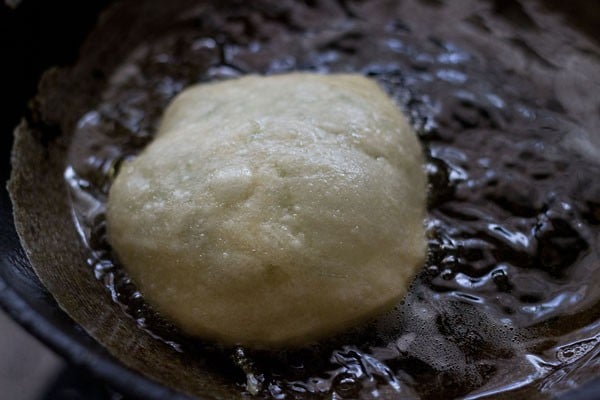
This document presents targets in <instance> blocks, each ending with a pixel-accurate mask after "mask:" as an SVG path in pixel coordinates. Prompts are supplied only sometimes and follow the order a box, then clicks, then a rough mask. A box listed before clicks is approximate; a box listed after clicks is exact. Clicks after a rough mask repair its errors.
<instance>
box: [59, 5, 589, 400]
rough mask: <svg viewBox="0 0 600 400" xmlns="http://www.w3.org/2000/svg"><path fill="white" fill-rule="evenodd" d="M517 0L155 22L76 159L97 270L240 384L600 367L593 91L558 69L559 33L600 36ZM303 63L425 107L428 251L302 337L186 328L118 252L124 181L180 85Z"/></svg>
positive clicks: (307, 393)
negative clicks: (248, 339)
mask: <svg viewBox="0 0 600 400" xmlns="http://www.w3.org/2000/svg"><path fill="white" fill-rule="evenodd" d="M459 3H460V4H461V7H457V6H456V4H459ZM486 4H487V3H486ZM510 4H511V5H510V6H508V8H504V9H501V10H499V9H498V7H496V6H492V5H491V4H487V5H482V3H480V2H475V3H473V4H471V3H469V2H468V1H464V2H453V3H452V5H449V4H444V3H443V2H432V1H423V2H417V1H414V2H404V3H403V5H402V6H398V5H396V2H386V1H373V2H367V3H362V2H352V1H340V2H334V1H331V2H327V1H322V2H318V1H317V2H312V1H311V2H309V1H306V2H296V3H289V4H288V3H285V2H284V3H282V4H281V5H279V6H278V7H274V6H273V5H272V4H270V3H269V2H256V3H252V4H251V5H239V4H238V5H237V6H236V7H235V8H231V7H225V6H223V7H220V6H217V5H213V6H206V8H205V9H194V10H189V12H188V13H182V15H184V16H185V17H182V18H181V20H179V21H177V22H174V23H173V25H172V28H171V29H168V30H165V31H162V32H153V33H151V34H150V33H149V36H148V40H147V41H146V42H145V43H141V44H139V45H138V46H137V47H136V48H134V49H132V51H131V53H130V56H129V58H127V59H126V60H123V62H122V64H121V67H120V68H119V69H118V70H117V71H116V72H115V73H114V75H113V76H112V77H111V78H110V80H109V83H108V84H107V87H106V89H105V92H104V94H103V97H102V99H99V104H98V106H97V107H96V108H95V109H92V110H89V112H88V113H87V114H85V115H84V116H83V117H82V118H81V120H80V121H79V124H78V128H77V132H76V134H75V136H74V142H73V144H72V149H71V158H70V160H69V162H70V165H69V167H68V168H67V170H66V172H65V178H66V180H67V183H68V184H69V186H70V188H71V200H72V204H73V213H74V217H75V221H76V223H77V225H78V228H79V231H80V233H81V237H82V240H84V241H85V243H86V244H87V246H88V248H89V258H88V260H87V262H88V264H89V265H90V266H91V267H92V268H93V271H94V273H95V274H96V277H97V278H98V280H99V281H100V282H102V283H103V284H104V285H105V286H106V288H107V289H108V293H109V295H110V296H111V297H112V299H113V301H115V302H117V303H119V304H120V305H121V306H122V308H123V310H124V312H126V313H128V314H129V315H130V316H131V317H133V318H134V319H135V320H136V321H137V323H138V325H139V326H140V328H141V329H143V330H145V331H146V332H148V333H149V334H151V335H153V336H154V337H156V339H157V340H163V341H165V342H167V343H169V344H170V345H171V346H172V347H173V349H174V350H175V351H179V352H184V353H186V354H193V356H194V357H195V358H196V359H197V360H198V362H207V363H209V364H211V365H215V368H220V369H222V370H223V371H229V370H231V369H234V370H235V371H237V372H236V373H234V376H233V377H232V379H235V380H236V382H237V383H238V384H239V387H240V392H246V393H249V394H253V395H256V396H258V397H267V398H269V397H273V398H313V397H314V398H321V397H325V398H335V399H342V398H357V397H359V398H365V399H368V398H378V397H381V398H398V397H403V398H417V397H421V398H451V397H457V396H466V395H467V394H468V395H469V396H471V398H477V397H478V396H480V397H485V396H488V395H497V394H500V393H505V392H508V391H514V392H515V393H517V394H518V393H524V392H519V391H523V390H526V388H528V387H529V388H534V389H533V390H538V389H539V390H541V394H540V395H541V396H548V393H551V392H552V393H553V392H556V391H560V390H563V389H566V388H569V387H570V385H572V384H573V382H579V380H580V379H584V378H585V377H589V376H593V374H594V373H598V371H599V370H600V367H599V366H598V364H599V363H600V357H598V356H597V354H598V352H599V349H600V347H599V346H598V344H599V343H600V303H599V302H600V290H599V289H600V287H599V286H600V275H599V271H598V269H600V254H599V246H598V244H599V243H598V241H599V237H600V235H599V234H600V180H598V176H600V165H599V164H598V163H597V162H596V161H594V157H595V156H596V155H598V150H597V148H596V147H594V144H593V143H592V141H589V140H588V137H590V135H592V136H593V135H595V134H598V132H597V131H591V129H593V127H594V123H595V122H594V121H595V119H594V116H593V115H592V114H593V113H594V110H593V107H588V108H585V107H584V111H581V109H577V110H575V109H573V108H572V102H566V100H569V98H568V96H567V95H572V93H571V94H569V93H570V92H569V93H566V94H565V89H564V88H563V89H561V88H562V87H563V86H564V85H563V84H562V83H561V82H555V81H552V79H554V78H553V77H555V76H558V77H562V78H561V79H565V80H567V81H569V79H571V78H570V76H571V75H570V72H569V71H568V69H567V68H566V66H565V65H560V64H557V61H556V59H553V58H551V57H550V55H552V52H549V51H548V50H547V47H548V46H547V43H548V41H550V42H552V40H555V41H556V42H557V43H558V42H560V43H561V46H562V47H560V46H556V48H557V49H559V50H556V51H557V53H556V54H557V57H558V56H562V55H564V54H567V55H569V56H572V57H573V59H574V60H575V59H577V60H579V62H580V63H584V62H585V61H586V60H587V58H586V57H588V56H589V55H590V54H592V53H593V51H596V55H597V48H596V49H595V50H594V48H593V47H590V44H589V43H588V42H586V41H585V39H583V38H581V37H578V36H572V37H571V38H570V40H571V41H570V42H569V44H564V43H562V42H561V40H560V38H559V37H558V34H557V36H556V38H554V37H552V36H551V34H548V33H543V32H537V33H536V34H535V35H534V34H532V33H531V32H532V31H535V30H536V29H539V27H540V26H542V25H544V24H548V23H549V21H550V22H552V21H557V20H558V18H557V17H552V16H551V15H550V16H548V15H546V14H544V13H541V12H537V11H536V9H535V8H534V9H531V8H527V7H525V6H524V5H522V4H521V3H518V2H511V3H510ZM475 5H477V6H475ZM452 7H457V8H456V9H452ZM448 10H450V11H448ZM467 10H470V11H467ZM507 15H508V16H510V18H508V17H507ZM441 17H444V18H445V19H444V20H442V22H443V23H440V20H439V18H441ZM516 17H518V20H519V21H520V24H521V25H520V27H516V26H514V20H515V18H516ZM552 18H554V19H552ZM441 25H444V26H441ZM542 33H543V34H542ZM536 35H537V36H536ZM544 35H550V36H544ZM573 35H574V33H573ZM573 37H575V39H573ZM544 46H546V47H544ZM586 46H587V47H586ZM590 49H592V50H590ZM561 52H562V53H561ZM591 52H592V53H591ZM577 57H580V58H577ZM590 57H592V56H590ZM507 60H508V61H507ZM294 70H310V71H316V72H323V73H326V72H357V73H362V74H365V75H367V76H370V77H372V78H373V79H375V80H377V81H378V82H380V84H381V85H382V86H383V87H384V88H385V89H386V91H387V92H388V93H389V94H390V95H391V96H392V97H393V98H394V99H395V100H396V101H397V103H398V104H399V106H400V107H402V108H403V110H404V111H405V112H406V113H407V115H408V116H409V117H410V119H411V122H412V124H413V126H414V127H415V129H416V131H417V132H418V134H419V136H420V139H421V142H422V144H423V148H424V152H425V154H426V157H427V159H428V162H427V166H426V167H427V171H428V174H429V182H430V193H429V204H428V208H429V217H428V220H427V224H428V234H429V251H430V254H429V258H428V261H427V264H426V265H425V266H424V268H423V271H422V272H421V273H420V274H419V275H418V276H417V278H416V279H415V281H414V283H413V285H412V287H411V290H410V293H409V294H408V296H407V298H406V299H405V301H403V302H402V304H399V305H398V306H397V307H396V308H395V309H394V310H393V311H390V312H389V313H388V314H387V315H385V316H381V317H379V318H377V319H376V320H374V321H372V322H371V323H369V324H368V325H367V326H362V327H358V328H356V329H355V330H353V331H351V332H347V333H345V334H343V335H340V336H339V337H336V338H333V339H330V340H326V341H323V342H322V343H318V344H314V345H312V346H309V347H307V348H304V349H295V350H288V351H278V352H277V353H270V352H266V351H251V350H248V349H241V348H239V349H222V348H219V347H218V346H216V345H213V344H206V343H202V342H199V341H197V340H194V339H191V338H187V337H185V336H184V335H183V334H181V333H180V332H179V331H178V330H177V329H176V328H175V327H174V326H172V325H171V324H170V323H169V322H167V321H166V320H164V319H163V318H162V317H160V316H159V315H157V314H156V313H155V312H154V311H153V310H152V309H151V307H150V306H149V305H148V304H147V303H146V302H145V301H144V299H143V297H142V295H141V294H140V292H139V291H138V290H137V289H136V287H135V284H134V283H133V282H131V280H130V279H129V278H128V276H127V273H126V271H125V270H124V269H123V268H122V267H121V266H120V265H119V263H118V260H117V258H116V256H115V255H114V254H113V252H112V250H111V249H110V245H109V244H108V242H107V239H106V225H105V218H104V211H105V204H106V199H107V195H108V191H109V188H110V184H111V182H112V180H113V179H114V177H115V175H116V174H117V173H118V168H119V166H120V164H121V163H122V162H123V161H125V160H126V159H128V158H130V157H134V156H135V154H136V153H138V152H139V151H141V149H142V148H143V147H144V145H145V144H147V143H148V142H149V141H150V140H151V138H152V135H153V134H154V132H155V131H156V127H157V124H158V121H159V118H160V115H161V112H162V111H163V110H164V108H165V107H166V105H167V104H168V102H169V101H170V100H171V99H172V98H173V97H174V96H175V95H176V94H177V93H178V92H180V91H181V90H182V89H183V88H184V87H186V86H188V85H190V84H193V83H197V82H205V81H212V80H218V79H226V78H230V77H235V76H239V75H242V74H248V73H267V74H271V73H281V72H286V71H294ZM573 74H574V72H573ZM596 78H597V76H596ZM577 79H579V78H577ZM570 83H572V84H574V85H576V84H577V82H575V83H573V82H570ZM561 85H562V86H561ZM584 86H585V85H584ZM579 95H580V96H584V95H585V90H584V91H582V92H580V93H579ZM577 101H581V100H580V99H578V100H577ZM577 101H576V102H577ZM585 110H587V111H585ZM588 114H589V115H588ZM590 121H591V122H590ZM596 126H597V125H596ZM596 130H597V128H596ZM596 159H597V157H596ZM586 371H588V372H586ZM589 371H591V372H589ZM524 388H525V389H524Z"/></svg>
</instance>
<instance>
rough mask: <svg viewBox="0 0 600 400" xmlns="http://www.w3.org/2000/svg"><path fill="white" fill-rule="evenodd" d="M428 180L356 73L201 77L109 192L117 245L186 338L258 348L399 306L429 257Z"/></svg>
mask: <svg viewBox="0 0 600 400" xmlns="http://www.w3.org/2000/svg"><path fill="white" fill-rule="evenodd" d="M425 204H426V177H425V172H424V169H423V160H422V151H421V148H420V145H419V142H418V140H417V138H416V135H415V134H414V132H413V131H412V130H411V128H410V127H409V125H408V123H407V122H406V120H405V118H404V116H403V115H402V113H401V112H400V110H399V109H398V108H397V106H396V105H395V104H394V103H393V102H392V101H391V99H389V98H388V97H387V96H386V94H385V93H384V92H383V91H382V90H381V89H380V88H379V87H378V86H377V84H375V83H374V82H373V81H371V80H369V79H367V78H364V77H362V76H359V75H329V76H325V75H316V74H306V73H304V74H301V73H295V74H287V75H279V76H271V77H258V76H249V77H245V78H241V79H236V80H231V81H226V82H221V83H214V84H203V85H197V86H194V87H191V88H189V89H187V90H186V91H184V92H182V93H181V94H180V95H179V96H177V98H176V99H174V101H173V102H172V103H171V105H170V106H169V107H168V109H167V110H166V112H165V114H164V116H163V119H162V123H161V127H160V131H159V133H158V134H157V137H156V139H155V140H154V141H153V142H152V143H151V144H150V145H149V146H148V147H147V148H146V149H145V150H144V151H143V152H142V153H141V154H140V155H139V156H138V157H137V158H136V159H135V160H133V161H131V162H129V163H127V164H125V165H124V166H123V167H122V169H121V171H120V172H119V175H118V176H117V178H116V180H115V182H114V184H113V186H112V188H111V190H110V194H109V202H108V212H107V221H108V234H109V240H110V242H111V245H112V246H113V248H114V249H115V250H116V252H117V254H118V256H119V258H120V259H121V261H122V262H123V264H124V265H125V267H126V268H127V270H128V271H129V273H130V274H131V276H132V278H133V280H134V281H135V282H136V284H137V285H138V286H139V287H140V289H141V291H142V293H143V295H144V297H145V298H146V299H147V300H148V301H149V302H150V303H151V304H153V305H154V306H155V307H156V308H157V309H158V310H159V311H161V312H162V313H163V314H164V315H165V316H167V317H168V318H170V319H172V320H173V321H174V322H175V323H177V324H178V325H179V326H180V327H181V328H182V329H183V330H184V331H185V332H187V333H188V334H191V335H194V336H199V337H203V338H209V339H213V340H217V341H220V342H224V343H229V344H237V343H241V344H245V345H250V346H256V347H272V346H285V345H297V344H302V343H305V342H306V341H309V340H314V339H318V338H321V337H323V336H325V335H328V334H332V333H335V332H339V331H341V330H343V329H345V328H347V327H349V326H352V325H353V324H355V323H357V322H359V321H362V320H365V319H367V318H368V317H371V316H373V315H375V314H377V313H379V312H381V311H383V310H385V309H388V308H390V307H391V306H393V305H394V304H395V303H396V302H398V301H399V300H400V299H401V298H402V296H404V294H405V293H406V290H407V287H408V285H409V284H410V282H411V280H412V278H413V276H414V275H415V273H416V271H417V270H418V269H419V268H420V267H421V266H422V264H423V262H424V257H425V248H426V241H425V233H424V225H423V219H424V215H425Z"/></svg>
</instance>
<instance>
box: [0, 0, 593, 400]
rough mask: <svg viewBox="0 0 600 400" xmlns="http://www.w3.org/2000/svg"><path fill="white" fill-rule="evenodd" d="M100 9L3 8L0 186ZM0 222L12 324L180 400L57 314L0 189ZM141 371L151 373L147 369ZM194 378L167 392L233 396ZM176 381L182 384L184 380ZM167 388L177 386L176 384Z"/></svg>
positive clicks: (86, 363)
mask: <svg viewBox="0 0 600 400" xmlns="http://www.w3.org/2000/svg"><path fill="white" fill-rule="evenodd" d="M106 3H107V2H106V1H93V2H85V3H83V2H52V4H50V2H39V1H37V2H36V1H25V2H24V4H22V5H21V6H20V7H19V8H18V9H17V10H16V11H11V10H9V9H8V8H7V7H4V6H3V8H2V15H1V20H0V26H1V27H2V41H3V43H4V44H3V46H2V49H3V51H4V52H5V57H4V59H5V60H7V61H5V64H7V66H8V67H9V71H8V73H5V74H4V75H3V79H4V80H5V82H4V86H5V87H7V88H9V90H8V91H6V92H5V94H4V96H5V99H7V100H8V101H5V102H4V103H5V104H7V109H6V113H4V115H3V121H2V144H3V145H2V163H3V164H2V172H1V174H2V176H1V179H2V182H6V180H7V179H8V176H9V174H10V163H9V158H10V148H11V145H12V141H13V138H12V130H13V127H14V126H16V125H17V124H18V123H19V121H20V119H21V118H22V117H23V116H25V118H26V119H31V118H32V117H31V116H30V115H28V109H27V107H26V103H27V100H28V99H29V98H31V97H32V96H33V94H34V93H35V91H36V83H37V81H38V80H39V77H40V75H41V73H42V72H43V71H44V70H45V69H47V68H48V67H50V66H53V65H68V64H70V63H72V62H73V61H74V59H75V58H76V56H77V53H78V51H79V47H80V46H81V43H82V42H83V39H84V38H85V35H86V33H87V32H88V31H89V30H90V29H91V28H92V27H93V25H94V24H95V22H96V18H97V16H98V13H99V12H100V10H101V9H102V8H103V7H104V6H106ZM552 4H553V5H554V6H555V7H558V8H559V9H560V8H561V7H563V5H562V3H561V2H553V3H552ZM574 4H575V3H570V4H569V5H568V6H564V7H565V13H566V14H565V15H566V16H567V17H568V19H569V20H571V21H575V22H576V23H577V24H578V25H579V26H580V27H581V29H582V30H583V31H584V32H587V33H588V34H594V32H595V31H594V22H597V21H595V20H594V15H597V10H592V9H591V8H590V6H589V2H585V1H582V2H577V5H574ZM590 10H591V11H590ZM594 12H596V14H594ZM74 15H76V16H77V18H74ZM40 201H43V199H40ZM0 221H1V225H0V304H1V305H2V307H3V308H4V309H6V310H7V311H8V313H9V314H10V315H11V316H12V317H13V318H14V319H15V320H17V321H18V322H19V323H20V324H21V325H23V326H24V327H25V328H26V329H27V330H29V331H30V332H31V333H32V334H33V335H35V336H36V337H38V338H39V339H41V340H42V341H44V342H45V343H46V344H48V345H49V346H50V347H51V348H53V349H54V350H55V351H57V352H58V353H59V354H61V355H63V356H64V357H65V358H66V359H67V360H68V361H69V362H71V363H73V364H75V365H77V366H81V367H83V368H86V369H88V370H89V371H90V372H91V373H92V374H93V375H94V376H96V377H98V379H101V380H103V381H105V382H106V383H107V384H108V385H109V386H111V387H114V388H115V389H116V390H118V391H119V392H121V393H123V394H124V395H126V396H130V397H132V398H140V399H165V398H173V399H178V398H182V399H183V398H188V397H187V396H186V395H184V394H182V393H180V392H176V391H174V390H173V389H171V388H169V387H168V386H167V385H164V384H161V383H158V382H156V381H155V380H152V379H149V378H147V377H146V376H144V375H143V374H140V373H139V372H136V371H135V370H134V369H132V368H130V367H127V366H125V365H124V364H122V363H121V362H119V361H117V360H116V359H115V358H114V357H113V356H111V355H110V354H109V353H108V352H107V351H106V350H105V348H104V347H103V346H102V345H101V344H99V343H98V342H96V341H95V340H94V339H93V338H92V337H91V336H89V335H88V334H87V333H86V332H85V331H84V330H83V329H82V328H81V327H80V326H79V325H78V324H77V323H75V322H74V321H73V320H72V319H71V318H70V317H69V316H67V315H66V314H65V313H64V312H63V311H62V310H61V308H60V307H58V305H57V304H56V302H55V301H54V299H53V297H52V295H50V293H49V292H48V290H47V289H46V288H45V287H44V286H43V285H42V284H41V283H40V281H39V279H38V277H37V276H36V275H35V273H33V270H32V268H31V265H30V263H29V261H28V259H27V257H26V255H25V252H24V250H23V248H22V247H21V245H20V242H19V238H18V236H17V234H16V231H15V227H14V222H13V218H12V207H11V203H10V200H9V199H8V195H7V192H6V190H5V189H4V187H3V188H2V191H1V197H0ZM125 329H129V328H125ZM124 351H126V348H125V349H124ZM146 362H147V360H146ZM130 365H131V364H130ZM146 367H147V368H152V366H151V365H150V366H148V365H146ZM136 369H137V368H136ZM142 369H143V368H142ZM193 372H194V373H197V372H198V371H193ZM194 378H195V379H196V380H197V381H198V382H199V383H196V384H193V385H192V386H186V385H185V384H183V385H181V386H178V385H175V386H177V387H179V388H184V390H187V391H188V392H195V393H201V392H202V393H207V398H212V397H221V398H229V397H232V396H234V394H233V392H231V391H230V390H231V388H228V387H227V385H226V384H225V383H224V382H219V381H218V379H214V378H212V377H208V378H206V377H202V376H195V377H193V376H192V377H187V380H188V381H189V380H193V379H194ZM182 379H183V381H185V380H186V377H182ZM167 381H171V382H177V381H178V379H176V378H173V379H167ZM599 397H600V380H597V381H594V382H592V383H589V384H588V385H586V386H585V387H583V388H582V389H580V390H576V391H573V392H572V393H568V394H565V395H563V396H562V397H561V398H563V399H595V398H599Z"/></svg>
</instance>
